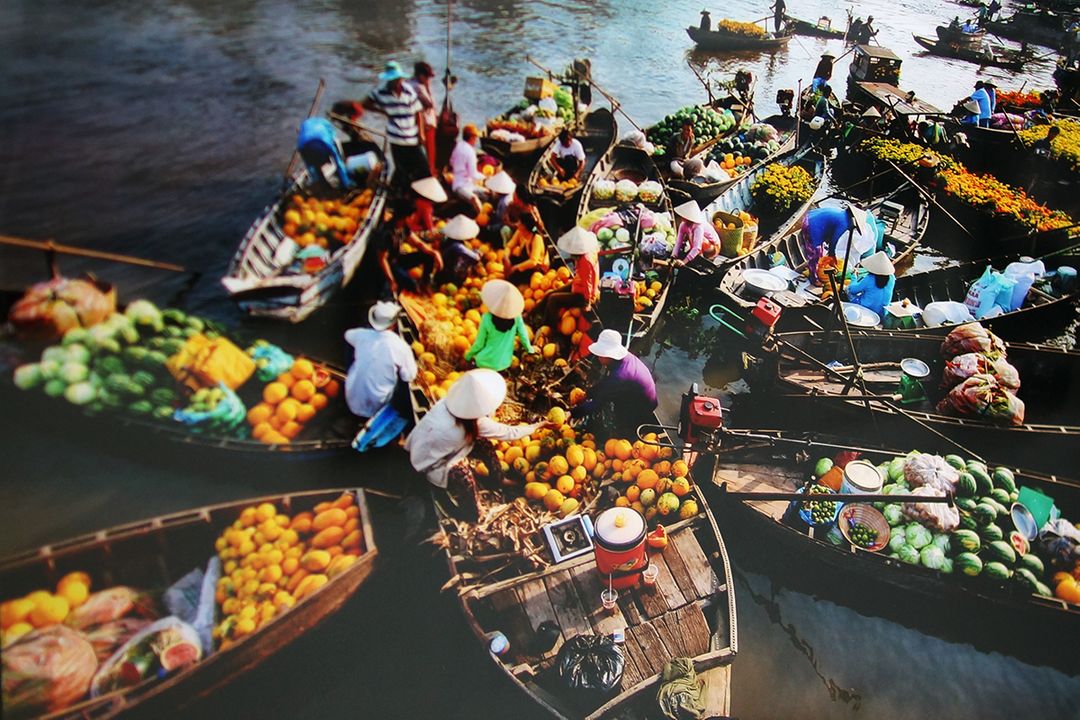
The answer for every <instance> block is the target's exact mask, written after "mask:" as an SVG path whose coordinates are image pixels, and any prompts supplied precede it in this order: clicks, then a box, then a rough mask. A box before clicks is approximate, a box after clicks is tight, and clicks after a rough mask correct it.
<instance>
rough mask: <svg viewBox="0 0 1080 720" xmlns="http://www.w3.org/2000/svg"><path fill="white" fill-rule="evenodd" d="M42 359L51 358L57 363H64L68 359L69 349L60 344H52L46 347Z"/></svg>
mask: <svg viewBox="0 0 1080 720" xmlns="http://www.w3.org/2000/svg"><path fill="white" fill-rule="evenodd" d="M41 359H42V361H45V360H51V361H53V362H56V363H62V362H64V361H65V360H67V359H68V356H67V350H65V349H64V348H62V347H60V346H59V345H52V346H50V347H47V348H45V351H44V352H42V353H41Z"/></svg>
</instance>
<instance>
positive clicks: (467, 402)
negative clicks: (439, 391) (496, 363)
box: [446, 368, 506, 420]
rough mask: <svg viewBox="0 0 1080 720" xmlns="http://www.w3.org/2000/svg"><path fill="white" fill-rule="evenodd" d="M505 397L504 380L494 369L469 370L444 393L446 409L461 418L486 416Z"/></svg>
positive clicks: (495, 408)
mask: <svg viewBox="0 0 1080 720" xmlns="http://www.w3.org/2000/svg"><path fill="white" fill-rule="evenodd" d="M505 399H506V381H505V380H503V377H502V375H500V374H499V373H497V372H495V371H494V370H487V369H485V368H479V369H476V370H470V371H469V372H467V373H465V374H464V375H462V376H461V377H459V378H458V379H457V382H455V383H454V384H453V385H451V386H450V390H449V391H448V392H447V393H446V409H447V410H449V411H450V414H451V415H453V416H454V417H456V418H460V419H462V420H476V419H477V418H482V417H487V416H488V415H490V414H491V413H493V412H495V411H496V410H498V409H499V406H500V405H502V402H503V400H505Z"/></svg>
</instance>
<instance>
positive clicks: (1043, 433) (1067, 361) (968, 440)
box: [762, 328, 1080, 472]
mask: <svg viewBox="0 0 1080 720" xmlns="http://www.w3.org/2000/svg"><path fill="white" fill-rule="evenodd" d="M776 337H777V339H778V340H779V343H778V350H777V351H776V352H775V353H774V354H767V355H766V360H765V362H764V365H763V366H762V370H763V371H764V377H766V378H767V377H769V376H772V377H773V378H774V381H775V383H776V386H777V387H778V388H780V389H781V390H782V391H783V392H785V393H786V396H785V397H786V399H785V401H784V402H785V404H786V405H787V406H788V407H793V405H794V404H796V403H798V402H801V400H800V399H799V396H802V399H803V400H805V401H806V402H807V403H808V405H810V406H813V407H814V411H815V413H816V414H817V422H818V423H819V426H820V422H821V417H822V413H823V412H825V411H828V412H830V413H833V414H835V415H842V416H846V417H849V418H851V417H857V418H859V419H860V420H861V426H862V429H863V430H869V429H872V428H867V427H866V426H867V425H869V423H866V422H865V420H866V419H867V414H868V412H872V413H873V414H874V416H875V418H876V420H875V424H876V426H877V427H878V428H880V429H881V431H882V432H886V430H888V431H889V432H890V433H891V432H896V433H909V432H911V431H913V430H915V431H917V430H920V429H921V428H919V427H918V425H917V424H916V423H914V422H913V421H912V418H914V419H915V420H917V421H918V422H919V423H922V424H923V425H925V426H928V427H929V428H931V429H933V430H936V431H937V432H939V433H942V434H943V435H945V436H947V437H948V438H950V439H952V440H954V441H955V442H957V443H959V444H960V445H962V446H964V447H967V448H969V449H971V450H972V451H974V452H979V453H984V454H987V455H990V456H994V457H997V458H998V459H999V460H1002V461H1004V462H1008V463H1011V464H1015V465H1017V466H1021V467H1029V468H1032V469H1034V470H1039V471H1043V472H1054V471H1055V466H1057V465H1058V464H1059V463H1060V459H1061V458H1063V457H1070V456H1071V453H1072V452H1074V451H1075V449H1076V447H1077V442H1078V441H1080V384H1078V383H1076V382H1075V378H1076V377H1080V353H1077V352H1073V351H1068V350H1063V349H1062V348H1058V347H1052V346H1048V345H1038V344H1028V343H1007V344H1006V345H1007V354H1008V361H1009V362H1010V363H1011V364H1012V365H1013V366H1014V367H1015V368H1016V369H1017V371H1018V372H1019V374H1020V380H1021V386H1020V390H1019V392H1018V393H1017V395H1018V397H1019V398H1020V399H1021V400H1023V402H1024V405H1025V410H1026V411H1025V414H1024V420H1025V422H1024V424H1023V425H1019V426H1007V425H1000V424H996V423H993V422H990V421H988V420H985V419H982V418H977V417H960V416H955V415H947V414H945V413H944V412H939V411H938V410H937V409H936V404H937V401H938V400H939V399H940V398H941V397H942V393H941V392H940V391H939V389H938V387H937V383H938V380H939V379H940V378H941V376H942V370H943V369H944V360H943V359H942V357H941V343H942V338H941V337H940V336H935V335H922V334H918V333H910V332H907V333H905V332H894V331H889V330H863V329H855V328H851V339H852V342H853V343H854V347H855V353H856V356H857V357H858V361H859V363H861V364H862V367H863V380H864V381H865V383H866V389H867V393H868V394H870V395H892V394H893V393H894V392H896V389H897V387H898V384H899V381H900V376H901V374H902V373H901V371H900V361H901V360H902V359H904V358H916V359H919V360H922V361H923V362H925V363H926V364H927V365H928V366H929V367H930V376H929V378H930V379H928V380H926V381H924V382H923V386H924V388H925V391H926V394H927V397H928V399H927V400H925V401H923V402H919V403H911V404H907V405H903V406H897V405H893V404H891V403H887V402H877V401H872V402H870V403H869V406H870V407H869V410H868V408H867V404H866V403H865V402H863V401H862V400H854V399H846V398H845V397H844V395H846V394H848V393H851V392H854V390H853V389H852V388H851V387H850V385H849V384H848V383H847V382H846V379H845V378H846V377H847V375H846V373H849V372H850V369H851V361H852V358H851V354H850V350H849V349H848V345H847V341H846V338H845V335H844V333H839V332H835V331H811V332H792V333H780V334H779V335H777V336H776ZM809 358H814V359H815V360H816V361H820V362H822V363H830V362H834V361H835V362H837V363H839V367H838V368H834V369H832V370H826V369H824V368H822V367H821V365H819V364H817V362H814V361H812V360H810V359H809ZM766 382H768V381H767V380H766ZM859 392H860V394H861V388H860V390H859ZM900 407H902V408H903V412H901V411H900V410H899V409H898V408H900ZM925 432H926V431H925V430H923V433H924V437H925Z"/></svg>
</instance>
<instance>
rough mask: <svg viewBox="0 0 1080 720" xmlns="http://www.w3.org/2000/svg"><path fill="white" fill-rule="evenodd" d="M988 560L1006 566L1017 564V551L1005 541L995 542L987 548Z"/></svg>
mask: <svg viewBox="0 0 1080 720" xmlns="http://www.w3.org/2000/svg"><path fill="white" fill-rule="evenodd" d="M986 558H987V559H988V560H996V561H998V562H1000V563H1004V564H1005V565H1014V564H1016V551H1015V550H1013V548H1012V545H1010V544H1009V543H1007V542H1005V541H1004V540H993V541H991V542H990V544H988V545H987V546H986Z"/></svg>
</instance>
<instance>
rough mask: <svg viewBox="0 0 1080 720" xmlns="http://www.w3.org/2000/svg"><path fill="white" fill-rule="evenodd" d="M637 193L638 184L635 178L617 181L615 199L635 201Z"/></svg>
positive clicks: (623, 201) (624, 201) (618, 200)
mask: <svg viewBox="0 0 1080 720" xmlns="http://www.w3.org/2000/svg"><path fill="white" fill-rule="evenodd" d="M637 195H638V186H637V183H636V182H634V181H633V180H620V181H619V182H617V183H615V200H616V201H617V202H622V203H627V202H633V201H634V200H635V199H636V198H637Z"/></svg>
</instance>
